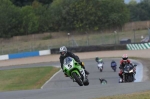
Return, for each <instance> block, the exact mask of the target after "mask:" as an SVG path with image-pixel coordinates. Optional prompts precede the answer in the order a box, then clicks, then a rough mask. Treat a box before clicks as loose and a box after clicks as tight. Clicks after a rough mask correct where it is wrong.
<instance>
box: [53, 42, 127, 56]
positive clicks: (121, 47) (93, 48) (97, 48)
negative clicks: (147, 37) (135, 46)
mask: <svg viewBox="0 0 150 99" xmlns="http://www.w3.org/2000/svg"><path fill="white" fill-rule="evenodd" d="M125 49H127V47H126V45H125V44H121V45H99V46H79V47H68V50H69V51H72V52H91V51H106V50H125ZM58 53H59V48H54V49H51V54H58Z"/></svg>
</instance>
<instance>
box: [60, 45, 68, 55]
mask: <svg viewBox="0 0 150 99" xmlns="http://www.w3.org/2000/svg"><path fill="white" fill-rule="evenodd" d="M59 52H60V54H61V55H62V56H65V55H66V53H67V48H66V46H62V47H60V48H59Z"/></svg>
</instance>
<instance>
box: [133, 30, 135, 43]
mask: <svg viewBox="0 0 150 99" xmlns="http://www.w3.org/2000/svg"><path fill="white" fill-rule="evenodd" d="M133 32H134V43H135V29H133Z"/></svg>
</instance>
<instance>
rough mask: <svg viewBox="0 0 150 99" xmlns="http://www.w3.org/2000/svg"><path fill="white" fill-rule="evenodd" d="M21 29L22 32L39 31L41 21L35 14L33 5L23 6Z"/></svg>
mask: <svg viewBox="0 0 150 99" xmlns="http://www.w3.org/2000/svg"><path fill="white" fill-rule="evenodd" d="M21 20H22V23H21V30H20V32H21V33H22V34H29V33H34V32H37V30H38V26H39V22H38V16H36V15H35V12H34V9H33V7H32V6H24V7H22V8H21Z"/></svg>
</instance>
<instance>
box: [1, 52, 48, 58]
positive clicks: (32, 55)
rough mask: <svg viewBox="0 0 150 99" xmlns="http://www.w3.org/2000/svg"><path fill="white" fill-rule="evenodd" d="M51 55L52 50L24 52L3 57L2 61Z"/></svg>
mask: <svg viewBox="0 0 150 99" xmlns="http://www.w3.org/2000/svg"><path fill="white" fill-rule="evenodd" d="M49 54H51V50H42V51H33V52H22V53H14V54H8V55H1V56H0V60H8V59H16V58H26V57H34V56H42V55H49Z"/></svg>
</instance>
